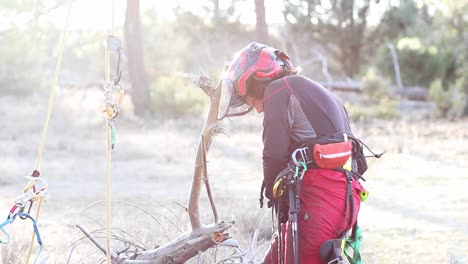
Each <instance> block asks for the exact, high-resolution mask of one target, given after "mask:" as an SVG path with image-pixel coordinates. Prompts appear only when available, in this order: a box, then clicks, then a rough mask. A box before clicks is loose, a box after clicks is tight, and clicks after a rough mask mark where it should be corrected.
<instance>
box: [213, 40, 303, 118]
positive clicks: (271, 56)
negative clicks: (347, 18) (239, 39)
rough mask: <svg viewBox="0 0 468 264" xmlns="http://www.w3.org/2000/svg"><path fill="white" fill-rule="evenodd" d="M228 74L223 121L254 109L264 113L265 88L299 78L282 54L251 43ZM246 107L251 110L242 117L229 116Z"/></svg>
mask: <svg viewBox="0 0 468 264" xmlns="http://www.w3.org/2000/svg"><path fill="white" fill-rule="evenodd" d="M225 74H226V75H225V76H224V79H223V87H222V89H223V91H222V95H221V96H222V99H221V104H220V114H219V116H220V118H223V117H225V116H233V115H240V114H245V113H247V112H248V111H250V110H251V109H252V108H253V107H255V108H256V110H257V111H258V112H262V111H263V94H264V91H265V87H266V86H267V85H268V84H269V83H270V82H272V81H274V80H276V79H279V78H281V77H284V76H286V75H290V74H296V70H295V69H294V67H293V65H292V63H291V60H290V59H289V57H288V56H287V55H286V54H284V53H283V52H282V51H280V50H278V49H275V48H272V47H269V46H266V45H264V44H260V43H256V42H252V43H250V44H249V45H247V46H246V47H244V48H243V49H241V50H240V51H239V52H238V53H237V54H236V56H234V59H233V60H232V62H231V63H230V65H229V68H228V70H227V71H226V73H225ZM246 104H247V106H249V108H248V109H247V110H244V111H241V113H240V114H233V113H230V112H233V111H232V110H233V108H240V107H241V106H244V108H246ZM234 112H236V111H234ZM237 112H239V111H237Z"/></svg>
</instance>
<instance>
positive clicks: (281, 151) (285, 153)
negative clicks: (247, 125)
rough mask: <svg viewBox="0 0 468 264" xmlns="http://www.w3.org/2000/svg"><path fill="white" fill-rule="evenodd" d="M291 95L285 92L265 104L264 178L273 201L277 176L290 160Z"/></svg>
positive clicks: (267, 192)
mask: <svg viewBox="0 0 468 264" xmlns="http://www.w3.org/2000/svg"><path fill="white" fill-rule="evenodd" d="M289 102H290V93H289V91H288V90H283V91H281V92H279V93H277V94H274V95H273V96H271V97H270V98H269V99H268V100H266V101H265V102H264V120H263V176H264V181H265V186H266V189H265V195H266V197H267V198H268V199H270V200H272V198H273V195H272V189H273V184H274V181H275V179H276V176H277V175H278V173H279V172H281V170H282V169H283V168H284V167H285V166H286V164H287V163H288V161H289V159H290V154H289V146H290V144H291V125H290V122H289V117H288V114H289V113H288V108H289Z"/></svg>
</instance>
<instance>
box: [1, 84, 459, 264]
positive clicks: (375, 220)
mask: <svg viewBox="0 0 468 264" xmlns="http://www.w3.org/2000/svg"><path fill="white" fill-rule="evenodd" d="M100 96H101V95H100V94H98V93H95V92H88V93H87V94H86V96H83V94H81V93H74V92H72V91H62V93H59V94H58V96H57V101H56V106H55V109H54V113H53V116H52V120H51V126H50V130H49V136H48V141H47V144H46V149H45V152H44V156H43V161H42V166H41V171H42V174H43V176H44V177H45V178H46V179H47V180H48V181H49V184H50V193H49V199H48V201H47V202H46V203H45V204H44V207H43V212H42V214H41V218H40V228H41V233H42V235H43V238H44V243H45V253H44V254H45V255H48V263H65V262H66V259H67V257H68V255H69V253H70V250H71V249H72V248H73V245H74V242H75V241H76V239H77V238H78V237H80V236H81V234H80V232H79V231H78V229H77V228H76V227H75V226H74V225H75V224H81V225H82V226H84V227H85V228H87V229H88V230H99V229H102V225H101V224H99V223H103V222H105V221H104V217H105V211H104V207H103V206H104V205H103V204H97V205H95V206H93V207H92V208H90V209H89V210H88V211H87V214H88V215H89V216H90V217H92V218H93V219H94V220H93V219H91V218H89V217H88V216H84V215H77V214H78V213H80V212H82V211H83V210H84V209H85V208H86V207H87V206H89V205H90V204H92V203H93V202H95V201H98V200H103V199H104V198H105V193H104V191H105V185H104V184H105V167H104V161H105V152H104V150H105V147H104V143H105V142H104V124H103V120H102V119H101V117H100V116H99V106H100V102H101V97H100ZM46 101H47V95H33V96H30V97H28V98H18V97H2V98H0V115H2V117H3V119H2V121H3V124H4V128H3V129H2V130H1V131H0V146H1V148H0V157H1V158H2V163H0V171H1V172H2V176H0V193H1V196H0V212H4V214H5V216H6V214H7V211H8V209H9V207H10V206H11V203H12V201H13V200H14V197H16V196H17V195H18V194H19V192H21V189H22V187H23V185H24V184H25V183H26V182H25V180H24V179H23V178H22V176H24V175H27V174H29V173H30V171H31V170H32V168H33V166H34V161H35V155H36V151H37V145H38V141H39V137H40V132H41V126H42V120H43V115H44V113H45V103H44V102H46ZM202 125H203V118H191V119H183V120H166V121H160V120H152V121H146V122H143V121H141V120H138V119H136V118H134V117H131V116H128V115H127V116H125V115H124V116H122V117H120V120H119V123H118V126H117V144H116V150H115V152H114V154H113V164H112V186H111V189H112V200H116V201H125V202H127V203H131V204H133V205H137V206H139V207H140V208H142V209H143V210H145V211H146V212H143V211H142V210H140V209H136V208H135V207H132V206H129V205H126V204H121V203H120V204H119V203H115V204H113V207H112V213H113V217H112V219H113V220H112V226H113V227H114V228H115V229H114V230H115V233H116V234H117V235H119V236H125V237H127V238H129V239H130V238H131V237H130V235H131V236H133V237H135V239H133V240H135V241H136V240H138V241H140V243H139V244H141V245H144V246H145V247H155V246H156V245H162V244H164V243H166V242H167V241H168V240H170V239H174V238H175V237H177V236H178V235H179V234H180V233H181V232H184V231H186V230H188V229H189V222H188V218H187V215H186V213H185V212H184V211H183V209H182V208H180V207H179V206H178V205H176V203H175V202H174V201H177V202H178V203H180V204H183V205H184V204H186V202H187V199H188V192H189V188H190V184H191V177H192V172H193V162H194V159H195V145H196V143H197V142H198V133H199V131H200V129H201V127H202ZM223 125H224V128H225V131H226V133H227V134H228V136H225V135H219V136H217V137H216V138H215V141H214V143H213V145H212V149H211V150H210V154H209V156H208V159H209V163H208V166H209V168H208V169H209V170H208V172H209V177H210V178H211V184H212V188H213V192H214V195H215V197H216V202H217V206H218V210H219V211H220V216H221V218H222V219H225V220H235V221H236V225H235V226H234V228H232V229H231V230H230V234H231V235H232V236H233V237H234V238H236V239H237V240H239V242H240V243H241V246H242V247H243V248H244V249H246V250H247V249H249V248H250V246H251V245H252V244H255V245H257V247H256V248H255V249H254V251H255V252H256V256H257V257H256V260H257V261H259V260H260V259H261V257H262V255H263V254H264V252H265V250H266V245H267V244H268V240H269V236H270V235H271V232H270V230H271V220H270V213H269V211H267V210H265V209H263V210H261V209H259V208H258V205H257V201H258V191H259V188H260V184H261V177H262V176H261V175H262V168H261V144H262V142H261V127H262V124H261V117H260V116H256V115H249V116H248V117H247V118H241V119H232V121H227V122H224V124H223ZM353 126H354V131H355V134H356V135H357V136H358V137H361V138H362V139H365V141H366V143H368V145H369V146H371V147H372V148H373V149H374V150H376V151H381V150H385V151H386V152H387V154H385V155H384V156H383V158H382V159H381V160H374V161H371V162H370V169H369V171H368V173H367V175H366V178H367V182H366V183H364V186H365V187H366V188H367V189H368V190H369V191H370V197H369V199H368V200H367V201H366V202H365V203H364V204H363V205H362V210H361V214H360V223H361V225H362V227H363V228H364V243H363V257H364V263H468V253H467V251H466V248H468V214H467V213H466V212H467V211H468V199H467V198H466V197H467V196H466V190H467V188H468V167H467V166H466V157H467V156H468V123H467V122H466V120H465V121H460V122H457V123H452V122H447V121H441V120H409V119H408V120H398V121H372V122H369V123H354V124H353ZM138 193H143V194H146V195H149V196H151V197H152V198H151V199H150V198H148V197H145V196H141V195H137V194H138ZM202 202H203V208H204V210H205V213H204V215H203V219H204V222H205V223H210V222H212V221H213V220H212V217H211V216H210V213H209V207H208V202H207V200H206V198H205V197H203V201H202ZM159 203H162V204H163V205H164V206H167V207H169V208H171V210H173V211H174V213H175V215H174V214H173V213H171V212H170V211H169V210H168V209H167V208H164V207H163V206H161V205H160V204H159ZM95 220H96V221H98V222H99V223H98V222H96V221H95ZM156 220H157V221H156ZM158 221H159V222H160V223H158ZM8 229H9V230H10V231H11V233H12V235H13V241H12V242H11V243H10V244H8V245H2V246H0V254H1V256H0V260H1V261H2V263H5V264H7V263H8V264H10V263H11V264H16V263H23V259H24V255H25V248H26V247H27V245H28V243H29V240H30V235H31V227H30V224H29V222H25V221H17V222H15V223H14V224H13V225H11V226H10V227H8ZM119 230H120V231H119ZM121 230H123V231H125V232H126V233H128V234H125V235H124V234H123V233H122V231H121ZM255 230H258V243H252V242H251V239H252V236H253V234H254V232H255ZM165 232H166V233H167V236H166V235H165ZM98 236H99V234H98ZM114 243H116V244H115V245H116V247H120V245H122V244H119V243H118V242H114ZM223 250H224V252H218V260H219V259H220V258H221V257H222V256H226V255H227V254H231V253H232V250H231V249H223ZM250 252H252V250H251V251H250ZM213 254H214V251H212V252H210V253H209V254H206V255H201V256H200V257H199V258H200V259H201V262H202V263H211V261H212V258H213V256H214V255H213ZM100 257H102V254H101V253H99V252H97V251H96V249H95V248H93V246H92V245H90V244H89V243H87V242H79V243H78V244H77V246H76V247H75V248H74V250H73V256H72V259H71V261H70V263H96V261H97V260H98V259H99V258H100ZM194 261H195V260H194Z"/></svg>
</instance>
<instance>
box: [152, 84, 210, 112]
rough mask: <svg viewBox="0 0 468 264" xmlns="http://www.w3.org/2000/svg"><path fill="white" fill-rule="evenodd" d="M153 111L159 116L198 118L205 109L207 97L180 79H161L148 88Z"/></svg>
mask: <svg viewBox="0 0 468 264" xmlns="http://www.w3.org/2000/svg"><path fill="white" fill-rule="evenodd" d="M150 97H151V104H152V106H153V109H152V110H153V111H154V112H155V113H156V114H157V115H159V116H169V117H180V116H184V115H189V116H190V115H191V116H199V115H201V114H202V113H203V111H204V110H205V109H206V107H207V105H208V102H209V97H208V96H207V95H205V93H204V92H203V91H202V90H201V89H198V88H195V87H193V86H191V85H190V84H187V83H186V82H184V81H183V80H182V79H180V78H174V77H172V78H171V77H161V78H158V79H157V80H156V81H155V82H154V83H153V84H152V85H151V87H150Z"/></svg>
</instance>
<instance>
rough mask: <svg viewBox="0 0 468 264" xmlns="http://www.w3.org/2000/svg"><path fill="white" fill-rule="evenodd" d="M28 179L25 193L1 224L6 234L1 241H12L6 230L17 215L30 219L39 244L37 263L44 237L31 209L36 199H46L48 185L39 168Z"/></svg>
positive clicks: (20, 196)
mask: <svg viewBox="0 0 468 264" xmlns="http://www.w3.org/2000/svg"><path fill="white" fill-rule="evenodd" d="M26 179H28V180H29V182H28V184H27V185H26V186H25V187H24V190H23V193H22V194H21V195H19V196H18V197H17V198H16V200H15V204H14V205H13V206H12V207H11V209H10V212H9V214H8V217H7V219H6V220H5V221H4V222H3V223H1V224H0V231H1V232H2V233H3V234H4V237H2V238H0V243H1V244H7V243H9V242H10V241H11V236H10V234H9V233H8V232H7V231H5V230H4V227H5V226H7V225H9V224H11V223H13V222H14V221H15V219H16V218H17V217H19V218H20V219H23V220H25V219H30V220H31V221H32V223H33V228H34V236H35V238H36V239H37V242H38V244H39V250H38V252H37V254H36V258H35V260H34V263H36V262H37V260H38V258H39V256H40V255H41V252H42V238H41V236H40V233H39V228H38V227H37V221H36V219H34V218H33V217H32V216H31V215H30V211H31V208H32V205H33V203H34V202H35V201H37V200H40V201H42V199H44V197H45V194H46V193H47V189H48V185H47V182H46V181H45V180H44V179H43V178H41V177H40V173H39V171H38V170H34V171H33V173H32V175H31V176H27V177H26ZM28 205H29V206H28ZM26 207H29V208H28V210H27V211H28V212H27V213H25V212H24V211H25V209H26ZM33 239H34V237H33ZM28 258H29V257H28Z"/></svg>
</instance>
